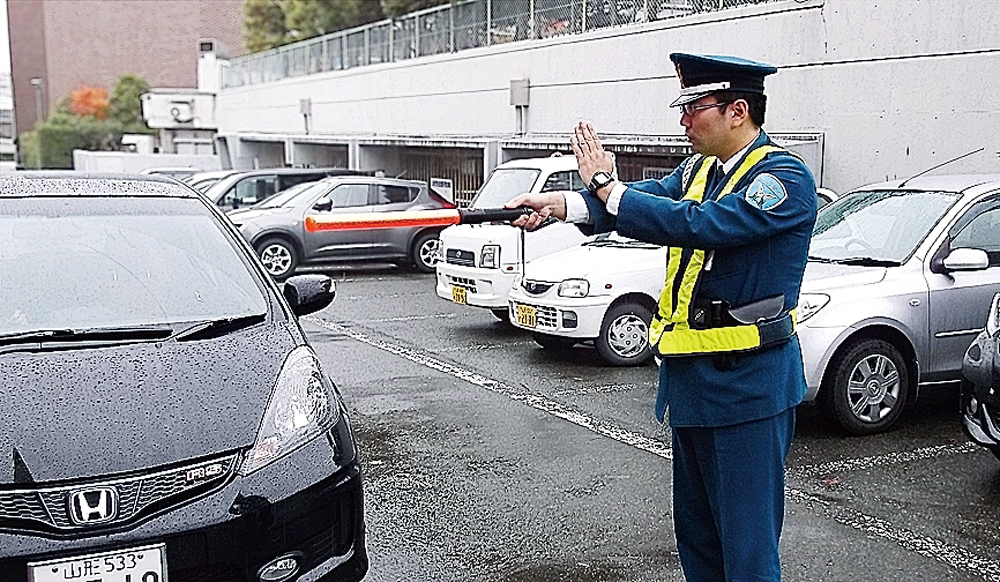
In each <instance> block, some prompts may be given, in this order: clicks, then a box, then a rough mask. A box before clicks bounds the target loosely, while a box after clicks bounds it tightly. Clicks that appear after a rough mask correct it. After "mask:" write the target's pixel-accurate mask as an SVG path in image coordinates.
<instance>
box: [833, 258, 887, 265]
mask: <svg viewBox="0 0 1000 582" xmlns="http://www.w3.org/2000/svg"><path fill="white" fill-rule="evenodd" d="M836 262H837V263H840V264H841V265H858V266H861V267H898V266H900V265H902V264H903V263H900V262H899V261H890V260H889V259H876V258H874V257H847V258H846V259H837V260H836Z"/></svg>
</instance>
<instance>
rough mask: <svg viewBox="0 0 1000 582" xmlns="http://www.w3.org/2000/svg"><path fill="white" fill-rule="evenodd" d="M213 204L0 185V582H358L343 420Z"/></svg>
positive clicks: (142, 180) (93, 181) (284, 308)
mask: <svg viewBox="0 0 1000 582" xmlns="http://www.w3.org/2000/svg"><path fill="white" fill-rule="evenodd" d="M333 294H334V289H333V281H332V280H330V278H329V277H325V276H321V275H302V276H299V277H292V278H290V279H289V280H288V281H286V282H285V285H284V290H283V292H282V291H279V289H278V287H277V286H276V285H275V284H274V282H273V281H272V280H271V278H270V277H269V276H268V275H267V274H266V273H265V272H264V270H263V269H262V268H261V265H260V263H259V261H258V260H257V258H256V257H255V256H254V255H253V253H251V252H250V249H249V247H248V246H247V245H246V243H245V241H243V240H242V239H241V238H240V235H239V233H238V232H236V230H235V229H234V228H233V226H232V223H231V222H230V221H229V220H227V219H226V218H225V216H224V215H223V214H222V213H221V212H220V211H219V209H218V208H215V207H213V206H212V205H210V204H209V203H208V202H207V201H206V200H205V199H204V198H203V197H202V196H201V195H199V194H197V193H195V192H194V191H192V190H191V189H190V188H187V187H186V186H183V185H181V184H180V183H178V182H175V181H173V180H171V179H167V178H156V177H144V176H137V177H122V176H121V175H115V176H111V175H109V176H103V177H88V176H83V175H78V174H72V173H41V174H38V173H20V172H19V173H18V174H17V175H13V174H8V175H6V176H2V177H0V402H3V406H0V449H2V450H3V451H4V454H6V455H7V465H6V466H5V469H6V470H5V471H0V580H2V581H3V582H25V581H27V580H31V581H33V582H54V581H57V580H58V581H60V582H64V581H65V580H68V579H78V580H81V581H82V580H101V581H103V582H126V581H129V580H131V581H132V582H140V581H146V582H149V581H164V580H168V579H169V580H170V582H195V581H203V580H219V581H221V580H233V581H235V580H292V579H295V580H298V579H300V578H299V577H300V576H301V577H303V578H308V579H310V580H320V579H321V580H323V581H324V582H335V581H356V580H360V579H361V578H362V577H363V576H364V574H365V572H366V571H367V568H368V558H367V554H366V550H365V542H364V530H365V523H364V513H363V503H362V487H361V469H360V466H359V463H358V455H357V451H356V448H355V444H354V438H353V436H352V432H351V428H350V424H349V422H348V419H347V410H346V408H345V406H344V404H343V402H342V401H341V398H340V395H339V391H338V390H337V388H336V387H335V386H334V385H333V383H332V382H331V381H330V379H329V378H328V377H327V375H326V374H325V373H324V372H323V369H322V366H321V364H320V361H319V358H318V357H317V355H316V353H315V352H314V351H313V349H312V347H311V346H310V345H309V342H308V340H307V339H306V336H305V335H304V333H303V332H302V329H301V328H300V327H299V323H298V319H297V317H298V316H300V315H303V314H306V313H310V312H313V311H316V310H319V309H323V308H324V307H326V306H327V305H329V304H330V302H331V301H332V300H333Z"/></svg>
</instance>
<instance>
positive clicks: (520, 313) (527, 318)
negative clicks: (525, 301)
mask: <svg viewBox="0 0 1000 582" xmlns="http://www.w3.org/2000/svg"><path fill="white" fill-rule="evenodd" d="M517 323H518V325H523V326H524V327H538V318H537V317H535V308H534V307H532V306H531V305H518V306H517Z"/></svg>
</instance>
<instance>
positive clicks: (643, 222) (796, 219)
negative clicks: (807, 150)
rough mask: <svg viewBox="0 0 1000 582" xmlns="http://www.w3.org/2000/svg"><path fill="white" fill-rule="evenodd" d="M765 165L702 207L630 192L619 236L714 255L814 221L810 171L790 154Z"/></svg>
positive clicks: (620, 211) (621, 211)
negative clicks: (707, 252) (722, 249)
mask: <svg viewBox="0 0 1000 582" xmlns="http://www.w3.org/2000/svg"><path fill="white" fill-rule="evenodd" d="M761 163H762V168H761V169H760V170H759V171H758V172H756V173H754V174H753V175H752V177H751V176H749V175H748V176H746V177H744V178H743V179H742V180H741V181H740V182H741V183H740V184H739V189H737V190H734V191H733V192H731V193H730V194H728V195H727V196H724V197H722V199H720V200H709V201H706V202H702V203H700V204H698V203H695V202H692V201H689V200H677V199H674V198H675V197H665V196H662V195H655V194H653V195H651V194H652V193H649V192H645V191H642V190H639V189H634V188H630V189H629V190H627V191H626V192H625V194H624V195H622V200H621V204H620V206H619V208H618V220H617V224H616V226H617V230H618V232H619V233H621V234H622V235H624V236H627V237H631V238H635V239H638V240H642V241H646V242H650V243H654V244H658V245H669V246H683V247H689V248H700V249H706V250H709V249H717V248H726V247H735V246H743V245H746V244H751V243H754V242H756V241H759V240H763V239H765V238H767V237H770V236H773V235H775V234H778V233H780V232H784V231H786V230H790V229H793V228H795V227H797V226H799V225H801V224H802V223H803V222H806V221H810V220H813V219H814V218H815V215H816V186H815V183H814V181H813V177H812V174H811V173H810V172H809V170H808V169H807V168H806V167H805V165H804V164H803V163H802V162H800V161H799V160H798V159H797V158H795V157H792V156H790V155H787V154H784V155H775V156H773V157H772V158H768V159H766V160H765V161H763V162H761ZM675 173H676V172H675ZM672 176H673V175H671V177H672ZM668 179H669V178H667V179H665V180H668Z"/></svg>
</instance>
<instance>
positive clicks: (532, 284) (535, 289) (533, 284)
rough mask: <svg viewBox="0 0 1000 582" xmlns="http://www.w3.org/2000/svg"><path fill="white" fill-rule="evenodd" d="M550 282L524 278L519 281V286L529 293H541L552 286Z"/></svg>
mask: <svg viewBox="0 0 1000 582" xmlns="http://www.w3.org/2000/svg"><path fill="white" fill-rule="evenodd" d="M552 285H553V284H552V283H543V282H541V281H532V280H530V279H525V280H524V281H522V282H521V287H523V288H524V291H525V292H526V293H528V294H529V295H541V294H542V293H545V292H546V291H548V290H549V289H551V288H552Z"/></svg>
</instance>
